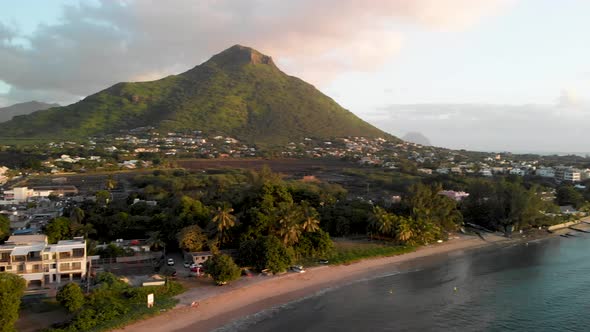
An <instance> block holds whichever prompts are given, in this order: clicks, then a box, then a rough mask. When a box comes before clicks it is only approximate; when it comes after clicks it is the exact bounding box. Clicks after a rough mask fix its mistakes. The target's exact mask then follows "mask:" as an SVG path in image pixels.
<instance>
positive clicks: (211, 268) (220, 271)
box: [205, 254, 241, 285]
mask: <svg viewBox="0 0 590 332" xmlns="http://www.w3.org/2000/svg"><path fill="white" fill-rule="evenodd" d="M205 270H206V271H207V273H209V274H210V275H211V277H213V280H214V281H215V283H217V284H218V285H225V284H226V283H228V282H231V281H234V280H236V279H238V278H239V277H240V275H241V269H240V267H239V266H238V265H236V263H234V260H233V259H232V258H231V257H230V256H229V255H224V254H217V255H214V256H213V257H212V258H211V259H209V260H207V261H206V262H205Z"/></svg>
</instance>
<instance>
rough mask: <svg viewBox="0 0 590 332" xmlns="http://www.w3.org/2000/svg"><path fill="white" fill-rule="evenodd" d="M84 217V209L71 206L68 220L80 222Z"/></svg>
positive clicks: (75, 222)
mask: <svg viewBox="0 0 590 332" xmlns="http://www.w3.org/2000/svg"><path fill="white" fill-rule="evenodd" d="M84 217H85V214H84V210H82V209H80V208H79V207H75V208H73V209H72V211H71V212H70V220H71V221H72V223H74V224H81V223H82V220H84Z"/></svg>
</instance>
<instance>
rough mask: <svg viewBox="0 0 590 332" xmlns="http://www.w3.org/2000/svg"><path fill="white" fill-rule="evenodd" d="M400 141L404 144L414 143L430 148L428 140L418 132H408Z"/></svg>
mask: <svg viewBox="0 0 590 332" xmlns="http://www.w3.org/2000/svg"><path fill="white" fill-rule="evenodd" d="M402 139H403V140H404V141H406V142H411V143H416V144H420V145H424V146H432V144H431V143H430V140H429V139H428V138H427V137H426V136H424V135H422V134H421V133H419V132H415V131H412V132H409V133H407V134H406V135H404V137H402Z"/></svg>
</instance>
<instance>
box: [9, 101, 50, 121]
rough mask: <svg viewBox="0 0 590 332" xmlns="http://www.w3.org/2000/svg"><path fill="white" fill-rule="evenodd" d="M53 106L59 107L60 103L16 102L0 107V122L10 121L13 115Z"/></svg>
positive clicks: (25, 113)
mask: <svg viewBox="0 0 590 332" xmlns="http://www.w3.org/2000/svg"><path fill="white" fill-rule="evenodd" d="M52 107H59V104H47V103H42V102H38V101H28V102H26V103H19V104H14V105H12V106H7V107H0V122H5V121H10V120H12V118H13V117H15V116H19V115H27V114H31V113H33V112H36V111H42V110H46V109H48V108H52Z"/></svg>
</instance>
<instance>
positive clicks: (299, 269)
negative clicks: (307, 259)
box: [291, 265, 305, 273]
mask: <svg viewBox="0 0 590 332" xmlns="http://www.w3.org/2000/svg"><path fill="white" fill-rule="evenodd" d="M291 271H293V272H295V273H305V270H304V269H303V266H301V265H293V266H291Z"/></svg>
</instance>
